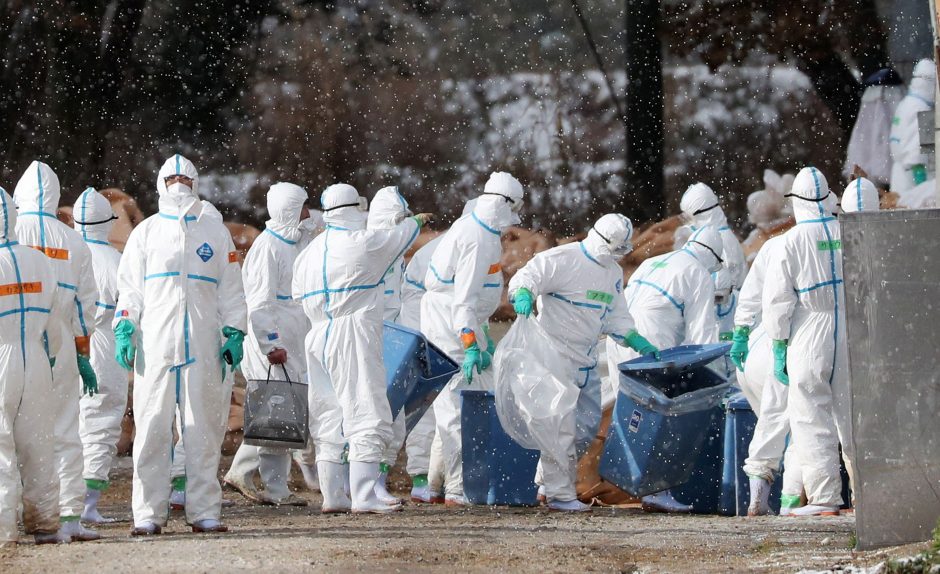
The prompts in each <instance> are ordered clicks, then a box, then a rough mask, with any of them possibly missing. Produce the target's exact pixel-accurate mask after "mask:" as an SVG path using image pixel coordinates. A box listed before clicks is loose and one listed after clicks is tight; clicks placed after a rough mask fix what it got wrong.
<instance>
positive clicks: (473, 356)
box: [461, 343, 488, 384]
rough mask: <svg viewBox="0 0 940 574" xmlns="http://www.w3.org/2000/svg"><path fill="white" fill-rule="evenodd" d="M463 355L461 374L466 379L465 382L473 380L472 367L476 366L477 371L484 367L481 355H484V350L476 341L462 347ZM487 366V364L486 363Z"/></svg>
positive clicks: (481, 370) (468, 382)
mask: <svg viewBox="0 0 940 574" xmlns="http://www.w3.org/2000/svg"><path fill="white" fill-rule="evenodd" d="M463 352H464V355H463V365H462V366H461V368H462V369H463V376H464V378H465V379H467V384H470V383H472V382H473V369H474V368H476V370H477V373H482V372H483V370H484V369H486V367H484V366H483V361H484V359H483V357H484V355H486V352H485V351H481V350H480V346H479V345H477V344H476V343H474V344H472V345H470V346H469V347H467V348H466V349H464V351H463ZM487 366H488V365H487Z"/></svg>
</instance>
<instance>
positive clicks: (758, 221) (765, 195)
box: [741, 189, 789, 264]
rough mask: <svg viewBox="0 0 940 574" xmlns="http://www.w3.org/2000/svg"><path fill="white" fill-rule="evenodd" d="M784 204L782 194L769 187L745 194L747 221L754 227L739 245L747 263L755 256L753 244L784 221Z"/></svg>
mask: <svg viewBox="0 0 940 574" xmlns="http://www.w3.org/2000/svg"><path fill="white" fill-rule="evenodd" d="M787 191H789V190H787ZM785 205H786V200H785V199H784V198H783V194H782V193H778V192H776V191H773V190H770V189H762V190H760V191H755V192H754V193H752V194H750V195H748V196H747V221H748V223H750V224H751V225H753V226H754V229H752V230H751V232H750V233H749V234H748V236H747V238H745V240H744V241H743V242H741V247H742V249H744V250H745V251H746V254H745V260H746V262H747V263H748V264H751V263H753V261H754V258H755V257H757V252H756V251H754V249H753V247H754V245H755V244H756V243H757V242H758V241H760V240H761V239H764V238H766V237H767V235H769V234H770V233H772V232H773V230H774V228H777V227H779V226H780V225H781V224H782V223H784V222H785V221H786V219H787V217H788V216H787V215H786V214H785V213H784V206H785Z"/></svg>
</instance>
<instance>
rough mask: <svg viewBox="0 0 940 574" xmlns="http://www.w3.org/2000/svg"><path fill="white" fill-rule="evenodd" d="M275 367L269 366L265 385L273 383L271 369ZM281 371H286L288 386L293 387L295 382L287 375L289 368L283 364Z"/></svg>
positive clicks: (285, 377) (285, 376)
mask: <svg viewBox="0 0 940 574" xmlns="http://www.w3.org/2000/svg"><path fill="white" fill-rule="evenodd" d="M273 366H274V365H268V378H267V379H266V380H265V381H264V384H268V383H270V382H271V367H273ZM281 370H282V371H284V379H285V380H286V381H287V384H289V385H293V384H294V381H292V380H290V375H288V374H287V367H285V366H284V363H281Z"/></svg>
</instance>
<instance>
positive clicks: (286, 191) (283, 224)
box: [264, 182, 307, 242]
mask: <svg viewBox="0 0 940 574" xmlns="http://www.w3.org/2000/svg"><path fill="white" fill-rule="evenodd" d="M306 202H307V192H306V191H305V190H304V188H302V187H300V186H299V185H294V184H293V183H283V182H282V183H275V184H274V185H272V186H271V188H270V189H269V190H268V195H267V204H268V217H269V219H268V220H267V221H266V222H265V224H264V227H265V229H268V230H270V231H271V232H273V233H275V234H277V235H279V236H280V237H283V238H284V239H286V240H288V241H294V242H296V241H298V240H299V239H300V236H301V229H300V213H301V211H303V208H304V204H305V203H306Z"/></svg>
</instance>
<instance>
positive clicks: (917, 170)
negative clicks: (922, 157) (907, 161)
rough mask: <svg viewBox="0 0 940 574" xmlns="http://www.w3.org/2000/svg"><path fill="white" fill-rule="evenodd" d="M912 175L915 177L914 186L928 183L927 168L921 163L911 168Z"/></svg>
mask: <svg viewBox="0 0 940 574" xmlns="http://www.w3.org/2000/svg"><path fill="white" fill-rule="evenodd" d="M911 175H913V176H914V185H920V184H922V183H924V182H925V181H927V166H925V165H924V164H922V163H919V164H917V165H915V166H911Z"/></svg>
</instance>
